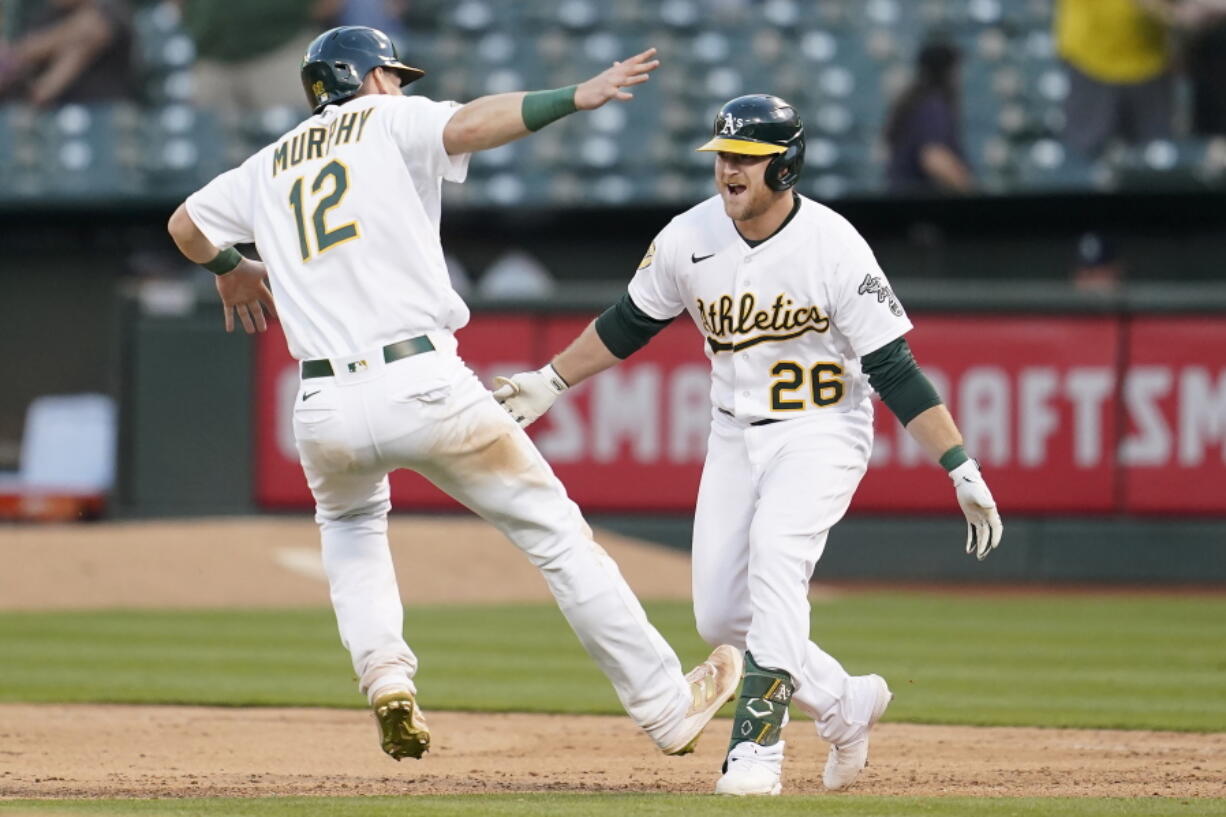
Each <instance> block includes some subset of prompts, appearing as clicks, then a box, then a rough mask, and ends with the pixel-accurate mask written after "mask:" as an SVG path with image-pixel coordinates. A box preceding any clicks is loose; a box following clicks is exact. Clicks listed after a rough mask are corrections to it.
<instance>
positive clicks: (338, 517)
mask: <svg viewBox="0 0 1226 817" xmlns="http://www.w3.org/2000/svg"><path fill="white" fill-rule="evenodd" d="M390 510H391V503H389V502H387V501H385V500H376V501H374V502H365V503H361V504H358V505H353V506H349V507H324V506H322V505H316V506H315V521H316V522H317V523H318V524H319V525H321V526H327V525H338V524H341V525H343V524H358V525H365V524H371V523H374V524H386V522H387V514H388V512H389V511H390Z"/></svg>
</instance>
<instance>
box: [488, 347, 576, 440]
mask: <svg viewBox="0 0 1226 817" xmlns="http://www.w3.org/2000/svg"><path fill="white" fill-rule="evenodd" d="M494 385H495V386H496V387H497V388H495V389H494V399H495V400H497V401H498V402H499V403H501V404H502V407H503V408H504V409H506V410H507V414H510V415H511V419H513V420H514V421H515V422H517V423H519V425H520V426H521V427H523V428H527V427H528V426H530V425H532V423H534V422H535V421H536V420H537V418H539V417H540V416H541V415H542V414H544V413H545V412H547V411H549V407H550V406H552V405H553V401H554V400H557V399H558V395H559V394H561V393H562V392H564V391H566V389H567V388H569V387H568V386H567V385H566V381H565V380H563V379H562V378H561V376H560V375H559V374H558V373H557V371H555V370H554V368H553V364H551V363H546V364H545V365H544V366H542V367H541V368H540V369H537V370H536V371H535V372H520V373H519V374H514V375H511V376H510V377H495V378H494Z"/></svg>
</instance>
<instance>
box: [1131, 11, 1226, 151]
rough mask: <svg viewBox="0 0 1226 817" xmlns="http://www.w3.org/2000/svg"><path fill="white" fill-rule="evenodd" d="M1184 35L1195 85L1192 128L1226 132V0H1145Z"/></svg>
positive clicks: (1187, 63)
mask: <svg viewBox="0 0 1226 817" xmlns="http://www.w3.org/2000/svg"><path fill="white" fill-rule="evenodd" d="M1143 2H1145V3H1146V5H1147V6H1148V7H1150V8H1151V9H1152V10H1153V11H1154V12H1155V13H1156V14H1158V15H1159V16H1160V17H1161V18H1162V19H1163V21H1165V22H1166V23H1167V24H1168V25H1170V26H1171V27H1172V28H1174V29H1175V30H1176V31H1178V32H1179V33H1180V34H1182V35H1183V40H1184V41H1183V62H1184V68H1185V70H1186V72H1187V75H1188V79H1189V81H1190V83H1191V86H1192V131H1193V132H1194V133H1196V134H1199V135H1201V136H1226V83H1224V82H1222V78H1223V77H1226V0H1143Z"/></svg>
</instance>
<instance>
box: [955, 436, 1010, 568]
mask: <svg viewBox="0 0 1226 817" xmlns="http://www.w3.org/2000/svg"><path fill="white" fill-rule="evenodd" d="M949 477H950V479H952V480H953V481H954V490H955V491H957V493H958V504H959V505H961V506H962V513H964V514H966V552H967V553H968V554H969V553H974V554H975V558H977V559H979V561H983V560H984V558H986V557H987V555H988V553H990V552H991V551H992V549H993V548H994V547H996V546H997V545H999V544H1000V537H1001V533H1002V532H1003V526H1002V525H1001V521H1000V514H999V513H998V512H997V510H996V500H994V499H993V498H992V492H991V491H989V490H988V484H987V483H986V482H984V481H983V474H981V473H980V472H979V465H978V464H977V463H976V462H975V461H974V460H967V461H966V462H964V463H962V464H961V465H959V466H958V467H957V468H955V469H954V470H952V471H950V472H949Z"/></svg>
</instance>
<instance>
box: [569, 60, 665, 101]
mask: <svg viewBox="0 0 1226 817" xmlns="http://www.w3.org/2000/svg"><path fill="white" fill-rule="evenodd" d="M655 55H656V50H655V49H654V48H648V49H647V50H646V51H644V52H643V53H641V54H635V55H634V56H633V57H630V58H629V59H627V60H623V61H621V62H615V63H613V65H612V67H610V68H606V69H605V70H604V71H601V72H600V73H599V74H597V75H596V76H594V77H592V78H591V79H589V80H588V81H587V82H584V83H581V84H580V85H579V87H578V88H576V89H575V107H576V108H578V109H579V110H581V111H590V110H592V109H593V108H599V107H600V106H601V105H603V104H605V103H606V102H608V101H609V100H610V99H618V100H622V101H625V100H627V99H634V94H632V93H630V92H629V91H623V90H622V89H623V88H629V87H632V86H634V85H641V84H643V83H644V82H646V81H647V76H648V75H649V74H650V73H651V72H652V71H654V70H656V68H658V67H659V66H660V61H659V60H657V59H655Z"/></svg>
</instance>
